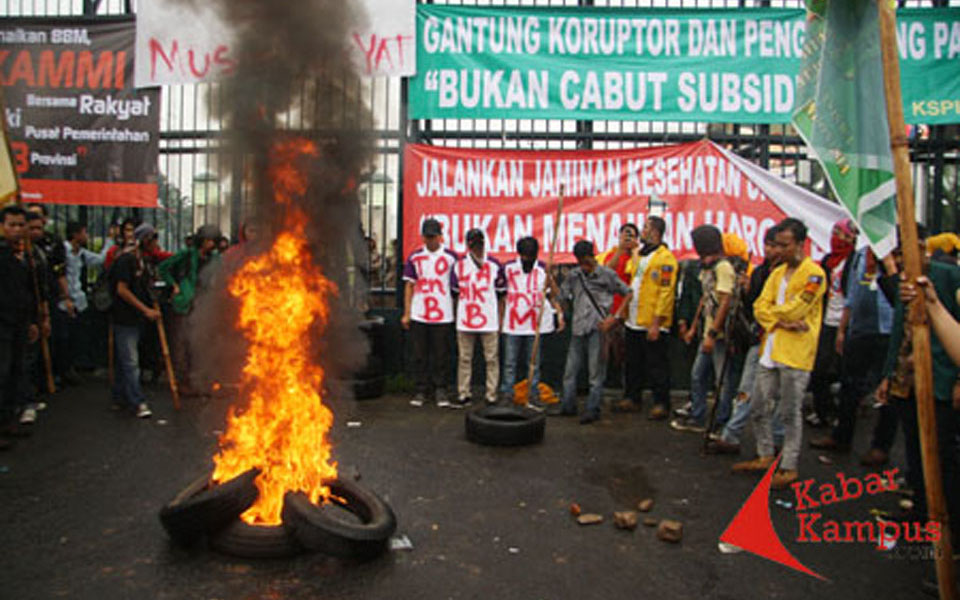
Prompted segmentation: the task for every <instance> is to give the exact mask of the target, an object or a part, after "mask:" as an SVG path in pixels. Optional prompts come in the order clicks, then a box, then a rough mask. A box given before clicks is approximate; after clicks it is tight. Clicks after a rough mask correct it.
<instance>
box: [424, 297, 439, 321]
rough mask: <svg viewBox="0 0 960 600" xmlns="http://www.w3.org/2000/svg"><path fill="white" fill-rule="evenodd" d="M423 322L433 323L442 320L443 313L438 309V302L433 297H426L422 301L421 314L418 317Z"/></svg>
mask: <svg viewBox="0 0 960 600" xmlns="http://www.w3.org/2000/svg"><path fill="white" fill-rule="evenodd" d="M420 316H421V318H423V320H424V321H427V322H430V323H435V322H437V321H439V320H440V319H442V318H443V311H442V310H441V309H440V300H439V299H438V298H435V297H433V296H427V297H426V298H424V299H423V314H422V315H420Z"/></svg>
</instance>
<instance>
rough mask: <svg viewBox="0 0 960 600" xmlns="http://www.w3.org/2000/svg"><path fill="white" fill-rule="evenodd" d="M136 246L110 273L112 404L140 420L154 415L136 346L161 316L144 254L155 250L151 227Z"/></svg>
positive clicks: (139, 232)
mask: <svg viewBox="0 0 960 600" xmlns="http://www.w3.org/2000/svg"><path fill="white" fill-rule="evenodd" d="M134 238H135V240H136V246H135V247H134V250H133V252H125V253H123V254H121V255H120V256H118V257H117V260H116V262H115V263H114V264H113V267H112V268H111V269H110V281H111V283H112V285H113V290H114V293H115V294H116V301H115V302H114V303H113V305H112V306H111V310H112V316H113V338H114V347H115V348H116V363H117V376H116V378H115V379H114V382H113V390H112V396H113V403H114V406H116V407H118V408H129V409H130V410H131V411H133V413H134V414H136V415H137V417H139V418H141V419H145V418H148V417H150V416H151V415H152V414H153V413H152V412H151V411H150V406H149V405H148V404H147V399H146V396H144V393H143V389H142V388H141V387H140V364H139V360H138V353H137V344H138V343H139V341H140V330H141V328H142V326H143V325H144V324H145V323H146V322H149V321H156V320H157V319H158V318H159V316H160V312H159V311H157V310H155V309H154V308H153V300H152V299H151V297H150V284H151V283H152V281H153V276H152V273H151V270H150V265H149V264H148V263H147V261H145V260H144V254H145V253H149V252H150V251H151V250H152V246H153V245H154V244H155V243H156V239H157V234H156V231H155V230H154V229H153V226H152V225H150V224H149V223H142V224H141V225H140V226H138V227H137V228H136V230H135V231H134Z"/></svg>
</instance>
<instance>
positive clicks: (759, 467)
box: [402, 216, 960, 523]
mask: <svg viewBox="0 0 960 600" xmlns="http://www.w3.org/2000/svg"><path fill="white" fill-rule="evenodd" d="M664 231H665V223H664V221H663V220H662V219H660V218H659V217H656V216H648V217H647V218H646V220H645V223H644V224H643V226H642V228H638V227H637V226H635V225H634V224H629V223H628V224H625V225H624V226H623V227H622V229H621V231H620V238H619V243H618V245H617V246H616V247H615V248H612V249H610V250H608V251H607V252H605V253H603V254H601V255H599V256H598V257H597V256H595V251H594V247H593V245H592V243H591V242H589V241H584V240H581V241H578V242H577V243H576V244H575V245H574V247H573V254H574V256H575V257H576V260H577V266H576V267H575V268H574V269H572V270H571V271H569V272H568V273H567V275H566V276H565V277H564V278H563V280H562V281H555V280H554V276H553V275H552V274H550V273H548V272H547V271H546V270H545V266H544V264H543V262H541V261H539V260H538V246H537V241H536V239H534V238H523V239H521V240H520V241H519V242H518V244H517V258H516V260H513V261H511V262H507V263H506V264H504V265H500V264H499V263H498V262H497V261H496V260H494V259H493V258H492V257H490V256H488V255H487V254H486V252H485V239H484V237H483V233H482V232H481V231H480V230H471V231H469V232H468V233H467V234H466V241H467V248H468V253H467V254H466V255H464V256H462V257H460V256H457V255H456V254H455V253H454V252H452V251H451V250H449V249H447V248H445V247H444V245H443V243H442V239H443V238H442V236H443V232H442V230H441V225H440V223H439V222H437V221H436V220H434V219H426V220H425V221H424V222H423V224H422V229H421V233H422V238H423V247H422V248H420V249H419V250H417V251H415V252H414V253H413V254H412V255H410V256H409V257H408V259H407V261H406V264H405V266H404V269H403V279H404V281H405V296H404V299H405V302H404V309H403V318H402V325H403V327H404V328H406V329H409V331H410V334H411V336H412V339H413V349H414V356H413V361H414V375H415V380H416V381H415V385H416V393H415V396H414V398H413V399H412V400H411V404H412V405H414V406H423V405H424V404H426V403H428V402H430V401H433V402H435V404H436V405H437V406H439V407H448V406H449V407H453V408H460V407H465V406H467V405H469V404H471V395H470V383H471V380H472V376H473V369H474V367H475V366H476V365H475V364H474V361H473V360H472V359H473V350H474V346H475V344H476V343H477V342H480V343H481V344H482V348H483V356H484V360H483V361H482V363H483V364H484V365H485V375H486V377H485V386H484V389H485V392H484V398H485V400H486V401H487V402H488V403H494V402H515V401H516V402H518V403H523V399H520V398H519V394H518V395H517V396H518V397H517V398H515V394H514V389H513V386H514V383H515V381H516V378H517V376H516V373H517V368H518V364H517V361H518V359H519V360H520V363H521V364H520V368H521V369H523V371H522V372H526V367H527V365H528V364H531V363H532V366H533V368H532V369H531V370H530V372H531V373H532V375H533V377H532V379H533V381H531V382H530V384H531V390H533V391H534V393H533V394H531V395H530V401H529V406H530V408H532V409H535V410H538V411H541V410H546V411H547V413H548V414H552V415H557V416H574V415H579V417H580V423H581V424H584V425H589V424H591V423H594V422H595V421H597V419H598V418H599V417H600V413H601V410H602V407H603V405H604V402H603V396H604V385H605V382H606V380H607V366H608V363H610V362H617V361H619V362H620V366H621V369H620V372H621V373H622V375H623V381H622V383H623V386H622V388H623V390H624V393H623V398H622V399H621V400H619V401H617V402H613V403H612V409H613V410H614V411H615V412H616V411H638V410H639V409H640V407H641V402H642V391H643V388H644V387H649V388H650V389H651V391H652V398H653V403H652V407H651V408H650V410H649V412H648V418H649V419H651V420H661V419H666V418H667V417H668V416H669V415H670V414H671V412H672V414H673V416H674V417H675V418H674V419H673V420H671V421H670V426H671V427H672V428H673V429H675V430H677V431H688V432H695V433H698V434H701V435H702V436H706V440H707V443H706V445H705V448H706V451H707V453H708V454H739V453H740V452H741V439H742V434H743V433H744V431H745V429H746V427H747V426H748V425H752V428H753V434H754V439H755V444H756V449H755V450H756V457H755V458H753V459H751V460H747V461H743V462H739V463H735V464H734V465H733V467H732V470H733V471H734V472H743V473H762V472H764V471H766V470H768V469H769V468H770V467H771V465H772V464H773V462H774V460H775V456H776V455H777V454H779V453H781V451H782V459H781V461H780V463H779V465H778V468H777V470H776V471H775V473H774V475H773V478H772V487H773V488H774V489H784V488H786V487H788V486H790V485H791V484H792V483H794V482H796V481H798V479H799V457H800V454H801V452H802V448H803V429H804V423H805V422H806V424H807V425H808V426H810V427H813V428H829V434H828V435H825V436H821V437H816V438H814V439H812V440H810V441H809V446H811V447H813V448H815V449H818V450H825V451H829V452H848V451H849V450H850V448H851V442H852V438H853V435H854V424H855V420H856V417H857V414H858V412H859V411H860V408H861V405H862V404H863V403H864V402H868V404H869V405H871V406H873V407H874V408H876V409H877V411H876V412H877V419H876V424H875V426H874V431H873V436H872V440H871V444H870V450H869V451H868V452H867V453H866V454H865V455H864V456H862V457H861V463H862V464H863V465H864V466H867V467H871V468H879V467H882V466H884V465H886V464H887V463H888V462H889V460H890V450H891V447H892V445H893V443H894V439H895V437H896V434H897V429H898V426H900V428H901V429H902V431H903V434H904V440H905V449H906V463H907V464H906V469H905V471H906V474H907V481H908V484H909V487H910V489H912V490H914V492H915V493H914V499H915V504H914V509H913V510H911V511H910V514H909V515H908V516H907V518H909V517H910V516H915V517H916V519H915V520H916V522H922V521H923V520H924V519H923V516H924V515H925V514H926V507H925V496H924V493H923V474H922V466H921V462H920V449H919V448H920V446H919V433H918V427H917V418H916V404H915V398H914V390H913V372H912V370H913V363H912V358H911V341H910V329H909V327H907V328H905V327H904V301H907V302H909V300H910V299H911V298H913V297H915V296H916V295H917V294H918V293H921V292H918V291H917V289H916V288H915V286H911V285H907V284H904V285H902V286H900V287H902V288H903V289H902V290H898V284H899V281H900V275H899V274H898V273H899V272H900V270H901V268H900V262H899V261H900V260H901V253H900V249H899V248H898V249H897V250H896V251H895V252H894V253H892V254H891V255H890V256H888V257H884V258H883V260H881V259H880V258H878V257H877V256H876V255H874V253H873V251H872V250H871V249H870V248H868V247H863V248H862V249H859V250H858V249H856V240H857V237H858V231H857V228H856V226H855V224H854V223H853V222H852V221H850V220H843V221H840V222H838V223H836V224H835V226H834V228H833V231H832V239H831V248H830V251H829V252H828V253H827V254H826V256H824V257H823V259H822V260H821V261H819V262H817V261H814V260H813V259H812V258H811V257H810V256H808V254H807V248H808V244H807V242H808V239H807V227H806V225H805V224H804V223H803V222H802V221H800V220H798V219H795V218H787V219H784V220H783V221H782V222H781V223H779V224H778V225H776V226H774V227H772V228H770V229H769V230H768V231H767V232H766V234H765V236H764V254H763V262H762V264H759V265H756V266H755V265H754V264H753V262H752V261H751V258H752V257H751V256H750V255H749V254H748V253H747V249H746V244H745V243H744V242H743V241H742V240H740V239H739V238H737V237H736V236H735V235H731V234H721V232H720V231H719V230H718V229H717V228H716V227H713V226H710V225H704V226H701V227H698V228H696V229H695V230H693V231H692V232H691V239H692V242H693V246H694V248H695V249H696V252H697V254H698V257H699V260H694V261H689V262H688V263H687V264H686V265H680V264H678V262H677V260H676V258H675V257H674V255H673V253H672V252H671V250H670V249H669V248H668V247H667V246H666V244H665V243H664ZM945 236H946V237H944V236H938V238H940V239H937V238H931V239H930V240H927V242H926V244H925V245H924V247H923V250H926V252H924V256H925V257H926V258H925V263H924V271H925V273H926V274H927V275H926V277H925V278H921V279H920V280H919V283H920V285H921V286H922V293H924V294H925V295H926V298H927V301H928V303H929V304H930V307H931V308H930V311H931V314H934V315H936V317H935V319H934V325H935V327H936V333H937V335H935V336H933V337H932V352H933V359H934V388H935V390H934V391H935V396H936V405H937V428H938V437H939V449H940V460H941V469H942V474H943V484H944V489H945V490H946V492H947V505H948V510H949V513H950V515H951V519H952V522H954V523H957V522H960V521H958V520H957V519H960V469H958V467H960V465H958V450H960V448H958V436H960V381H958V375H960V370H958V368H957V364H958V363H960V342H957V340H958V339H960V325H958V324H957V323H956V319H958V318H960V307H958V301H960V297H958V292H960V267H958V266H957V259H956V257H957V251H958V250H960V239H954V238H956V236H955V235H953V234H945ZM950 236H952V237H950ZM925 237H926V236H925V235H924V233H923V231H922V228H921V238H922V239H925ZM565 310H566V311H567V314H570V315H572V317H571V321H572V323H571V325H570V327H571V328H572V332H571V337H570V344H569V346H568V348H567V358H566V366H565V369H564V374H563V378H562V386H563V389H562V392H561V394H560V401H559V402H557V403H555V404H553V405H552V406H544V404H543V403H542V402H540V400H539V399H538V396H537V393H536V390H537V389H538V385H537V384H538V380H539V365H540V357H539V355H537V356H535V357H534V358H533V360H532V361H531V360H530V357H529V352H530V350H531V347H532V346H533V344H532V343H531V341H532V340H533V337H534V334H535V332H536V330H535V326H538V327H539V330H540V333H541V335H549V334H552V333H555V332H557V331H560V330H562V329H563V328H564V326H565V324H564V322H563V320H562V315H563V314H564V311H565ZM537 315H539V322H538V321H537V319H538V317H537ZM518 321H519V322H520V323H522V324H523V327H522V328H519V329H518V327H517V322H518ZM454 331H455V332H456V337H457V340H458V344H457V346H458V350H459V360H458V368H457V369H456V373H457V375H456V377H457V394H456V396H451V395H450V393H449V390H448V385H447V376H446V374H447V373H448V372H449V369H448V363H447V361H448V360H449V352H448V351H447V348H448V347H447V340H448V337H449V335H451V334H452V333H453V332H454ZM498 332H499V335H500V336H502V337H503V344H502V348H503V350H504V357H503V365H502V368H501V367H500V359H499V357H498V356H497V350H498V347H501V345H499V344H498V343H497V337H498ZM673 336H676V337H677V338H679V342H680V345H681V346H683V347H686V348H691V350H690V351H689V352H681V353H677V352H670V351H669V349H668V345H667V344H668V342H667V341H668V340H669V339H670V338H671V337H673ZM941 340H947V341H946V343H944V342H941ZM692 349H695V351H694V350H692ZM671 357H682V358H683V359H684V360H685V359H687V358H689V359H690V361H689V362H688V364H685V365H681V366H680V368H688V369H689V370H690V379H691V384H690V400H689V401H688V402H687V403H686V404H685V405H682V406H677V407H676V408H675V409H673V410H672V411H671V410H670V372H671V365H670V364H669V363H670V360H671ZM951 357H953V358H952V360H951ZM584 359H586V360H584ZM675 360H676V359H675ZM584 368H586V371H587V376H588V381H589V390H588V393H587V399H586V402H585V405H584V407H583V408H582V409H580V408H579V407H578V403H577V380H578V376H579V375H580V372H581V371H582V370H584ZM498 376H499V377H500V379H501V381H500V385H499V390H500V394H499V396H497V395H496V394H495V390H497V389H498V383H497V378H498ZM616 387H620V386H616ZM711 395H712V396H713V398H714V408H713V410H712V411H711V410H710V409H709V408H708V405H709V403H708V398H709V397H710V396H711ZM808 397H812V403H811V406H805V400H806V399H807V398H808ZM805 411H806V412H807V415H806V417H804V412H805Z"/></svg>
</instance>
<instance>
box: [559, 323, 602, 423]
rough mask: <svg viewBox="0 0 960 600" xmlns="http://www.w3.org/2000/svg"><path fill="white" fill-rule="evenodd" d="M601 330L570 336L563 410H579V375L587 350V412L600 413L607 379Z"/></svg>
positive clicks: (589, 413)
mask: <svg viewBox="0 0 960 600" xmlns="http://www.w3.org/2000/svg"><path fill="white" fill-rule="evenodd" d="M600 337H601V335H600V331H599V330H594V331H592V332H590V333H588V334H587V335H574V336H571V337H570V349H569V350H568V351H567V366H566V367H565V368H564V370H563V412H567V413H571V412H576V411H577V375H578V374H579V373H580V368H581V367H582V366H583V351H584V349H586V351H587V366H588V371H587V374H588V375H589V376H590V396H589V397H588V398H587V410H586V414H588V415H591V416H599V415H600V400H601V399H602V397H603V383H604V381H606V379H607V360H606V358H605V357H604V356H603V354H602V352H601V350H602V348H601V347H600Z"/></svg>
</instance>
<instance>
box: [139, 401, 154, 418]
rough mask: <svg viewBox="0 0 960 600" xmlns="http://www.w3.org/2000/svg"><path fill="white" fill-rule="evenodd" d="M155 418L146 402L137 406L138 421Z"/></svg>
mask: <svg viewBox="0 0 960 600" xmlns="http://www.w3.org/2000/svg"><path fill="white" fill-rule="evenodd" d="M152 416H153V412H152V411H151V410H150V407H149V406H147V403H146V402H141V403H140V404H138V405H137V418H138V419H149V418H150V417H152Z"/></svg>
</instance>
